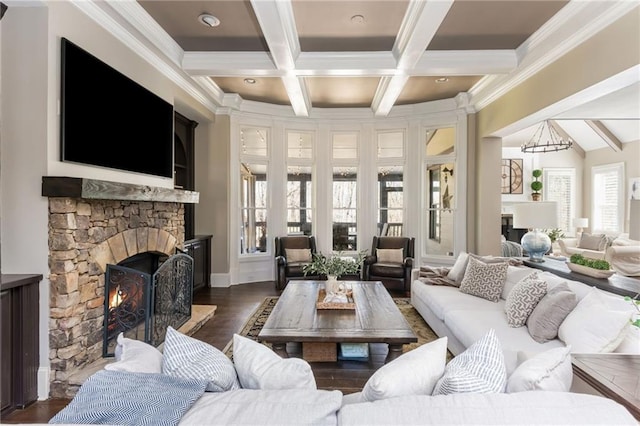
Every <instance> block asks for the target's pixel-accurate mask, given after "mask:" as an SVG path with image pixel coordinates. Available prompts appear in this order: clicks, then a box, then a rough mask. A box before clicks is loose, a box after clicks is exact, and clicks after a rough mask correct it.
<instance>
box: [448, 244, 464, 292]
mask: <svg viewBox="0 0 640 426" xmlns="http://www.w3.org/2000/svg"><path fill="white" fill-rule="evenodd" d="M468 262H469V255H468V254H467V253H466V252H464V251H461V252H460V254H459V255H458V257H457V258H456V263H454V264H453V267H452V268H451V270H449V273H448V274H447V278H449V279H450V280H451V281H453V282H455V283H456V285H457V286H458V287H460V283H461V282H462V278H464V271H465V270H466V269H467V263H468Z"/></svg>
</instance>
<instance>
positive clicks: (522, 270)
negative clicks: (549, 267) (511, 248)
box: [500, 265, 538, 300]
mask: <svg viewBox="0 0 640 426" xmlns="http://www.w3.org/2000/svg"><path fill="white" fill-rule="evenodd" d="M537 273H538V272H537V271H533V272H532V271H531V268H529V267H527V266H512V265H509V268H507V279H506V281H505V282H504V286H503V287H502V294H501V295H500V298H501V299H503V300H507V296H509V293H511V290H513V287H515V286H516V284H518V283H519V282H520V280H522V279H523V278H526V277H528V276H529V275H531V274H537Z"/></svg>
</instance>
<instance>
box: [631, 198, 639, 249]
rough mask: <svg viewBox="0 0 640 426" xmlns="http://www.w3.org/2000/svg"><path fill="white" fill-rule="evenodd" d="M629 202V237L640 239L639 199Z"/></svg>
mask: <svg viewBox="0 0 640 426" xmlns="http://www.w3.org/2000/svg"><path fill="white" fill-rule="evenodd" d="M629 202H630V206H629V210H630V212H629V239H631V240H636V241H640V200H630V201H629Z"/></svg>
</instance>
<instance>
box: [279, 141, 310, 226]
mask: <svg viewBox="0 0 640 426" xmlns="http://www.w3.org/2000/svg"><path fill="white" fill-rule="evenodd" d="M313 157H314V156H313V134H312V133H310V132H298V131H288V132H287V194H286V197H287V234H288V235H296V234H304V235H312V234H313V174H312V170H313Z"/></svg>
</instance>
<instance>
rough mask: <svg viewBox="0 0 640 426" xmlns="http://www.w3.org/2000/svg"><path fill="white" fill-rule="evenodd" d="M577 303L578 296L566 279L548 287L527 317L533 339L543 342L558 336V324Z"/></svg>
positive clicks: (528, 327)
mask: <svg viewBox="0 0 640 426" xmlns="http://www.w3.org/2000/svg"><path fill="white" fill-rule="evenodd" d="M577 304H578V298H577V297H576V294H575V293H574V292H572V291H571V289H570V288H569V284H567V282H566V281H565V282H563V283H560V284H558V285H557V286H555V287H553V288H552V289H550V290H549V291H548V292H547V294H546V295H545V296H544V297H543V298H542V299H541V300H540V302H538V304H537V305H536V307H535V308H534V309H533V312H531V315H529V318H527V329H528V331H529V334H530V335H531V337H532V338H533V340H535V341H536V342H538V343H545V342H548V341H549V340H553V339H555V338H556V337H558V328H560V324H562V321H564V319H565V318H566V317H567V315H569V313H570V312H571V311H573V309H574V308H575V307H576V305H577Z"/></svg>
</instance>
